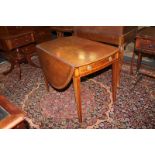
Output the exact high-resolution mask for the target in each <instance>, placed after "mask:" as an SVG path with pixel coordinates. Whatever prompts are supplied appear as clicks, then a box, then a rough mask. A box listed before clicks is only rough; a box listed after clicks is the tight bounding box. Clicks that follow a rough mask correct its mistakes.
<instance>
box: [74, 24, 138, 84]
mask: <svg viewBox="0 0 155 155" xmlns="http://www.w3.org/2000/svg"><path fill="white" fill-rule="evenodd" d="M137 29H138V27H137V26H75V27H74V35H76V36H79V37H82V38H86V39H90V40H93V41H99V42H103V43H106V44H111V45H114V46H117V47H119V49H120V50H119V51H120V59H121V61H120V65H119V66H120V67H119V70H120V71H121V65H122V63H123V58H124V48H125V47H126V45H127V44H128V43H130V42H132V41H134V39H135V36H136V33H137ZM119 75H120V74H119ZM119 79H120V78H119ZM117 86H119V81H118V84H117Z"/></svg>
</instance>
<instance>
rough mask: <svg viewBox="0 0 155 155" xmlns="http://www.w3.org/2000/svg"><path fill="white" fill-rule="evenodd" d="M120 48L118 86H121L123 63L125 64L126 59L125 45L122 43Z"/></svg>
mask: <svg viewBox="0 0 155 155" xmlns="http://www.w3.org/2000/svg"><path fill="white" fill-rule="evenodd" d="M119 49H120V52H119V54H120V61H119V65H118V69H117V70H118V75H117V76H118V79H117V87H120V76H121V69H122V65H123V61H124V45H120V46H119Z"/></svg>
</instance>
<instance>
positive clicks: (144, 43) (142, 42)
mask: <svg viewBox="0 0 155 155" xmlns="http://www.w3.org/2000/svg"><path fill="white" fill-rule="evenodd" d="M136 48H137V49H142V50H150V51H155V41H153V40H147V39H139V38H138V39H137V40H136Z"/></svg>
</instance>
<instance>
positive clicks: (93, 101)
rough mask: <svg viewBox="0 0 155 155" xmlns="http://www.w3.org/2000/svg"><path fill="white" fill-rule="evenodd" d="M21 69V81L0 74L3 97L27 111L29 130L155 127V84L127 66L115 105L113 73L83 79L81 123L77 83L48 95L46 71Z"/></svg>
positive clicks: (0, 90) (1, 66) (125, 66)
mask: <svg viewBox="0 0 155 155" xmlns="http://www.w3.org/2000/svg"><path fill="white" fill-rule="evenodd" d="M34 61H38V60H37V58H34ZM21 67H22V79H21V80H20V81H19V80H18V74H17V69H15V70H14V71H13V72H12V73H10V74H8V75H7V76H3V75H2V74H0V94H2V95H5V96H6V97H7V98H8V99H9V100H10V101H12V102H13V103H14V104H16V105H17V106H18V107H19V108H20V109H21V110H23V111H24V112H25V114H26V121H27V122H28V123H29V125H30V128H36V129H37V128H41V129H43V128H51V129H54V128H57V129H60V128H61V129H68V128H69V129H77V128H94V129H107V128H108V129H111V128H115V129H116V128H118V129H121V128H125V129H126V128H127V129H129V128H155V79H154V78H150V77H147V76H144V75H141V76H136V75H135V74H134V75H130V74H129V65H128V64H124V65H123V68H122V73H121V87H120V88H119V89H118V92H117V101H116V102H115V103H113V102H112V94H111V78H110V77H111V68H107V69H106V70H102V71H101V72H98V73H97V74H94V75H92V76H89V77H86V78H84V79H83V81H82V83H81V89H82V92H81V97H82V109H83V123H82V124H79V122H78V118H77V111H76V104H75V101H74V91H73V86H72V83H71V84H70V85H69V87H68V89H66V90H65V91H62V92H58V91H56V90H55V89H53V88H52V87H50V92H49V93H48V92H47V91H46V87H45V84H44V80H43V75H42V71H41V69H38V68H34V67H31V66H29V65H27V64H22V65H21ZM7 68H9V64H7V63H3V64H1V65H0V72H2V71H4V70H6V69H7ZM143 70H144V72H145V68H144V69H143ZM137 80H138V81H137Z"/></svg>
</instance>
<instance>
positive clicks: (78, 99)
mask: <svg viewBox="0 0 155 155" xmlns="http://www.w3.org/2000/svg"><path fill="white" fill-rule="evenodd" d="M73 85H74V93H75V101H76V103H77V112H78V119H79V122H80V123H82V106H81V96H80V77H75V76H74V77H73Z"/></svg>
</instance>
